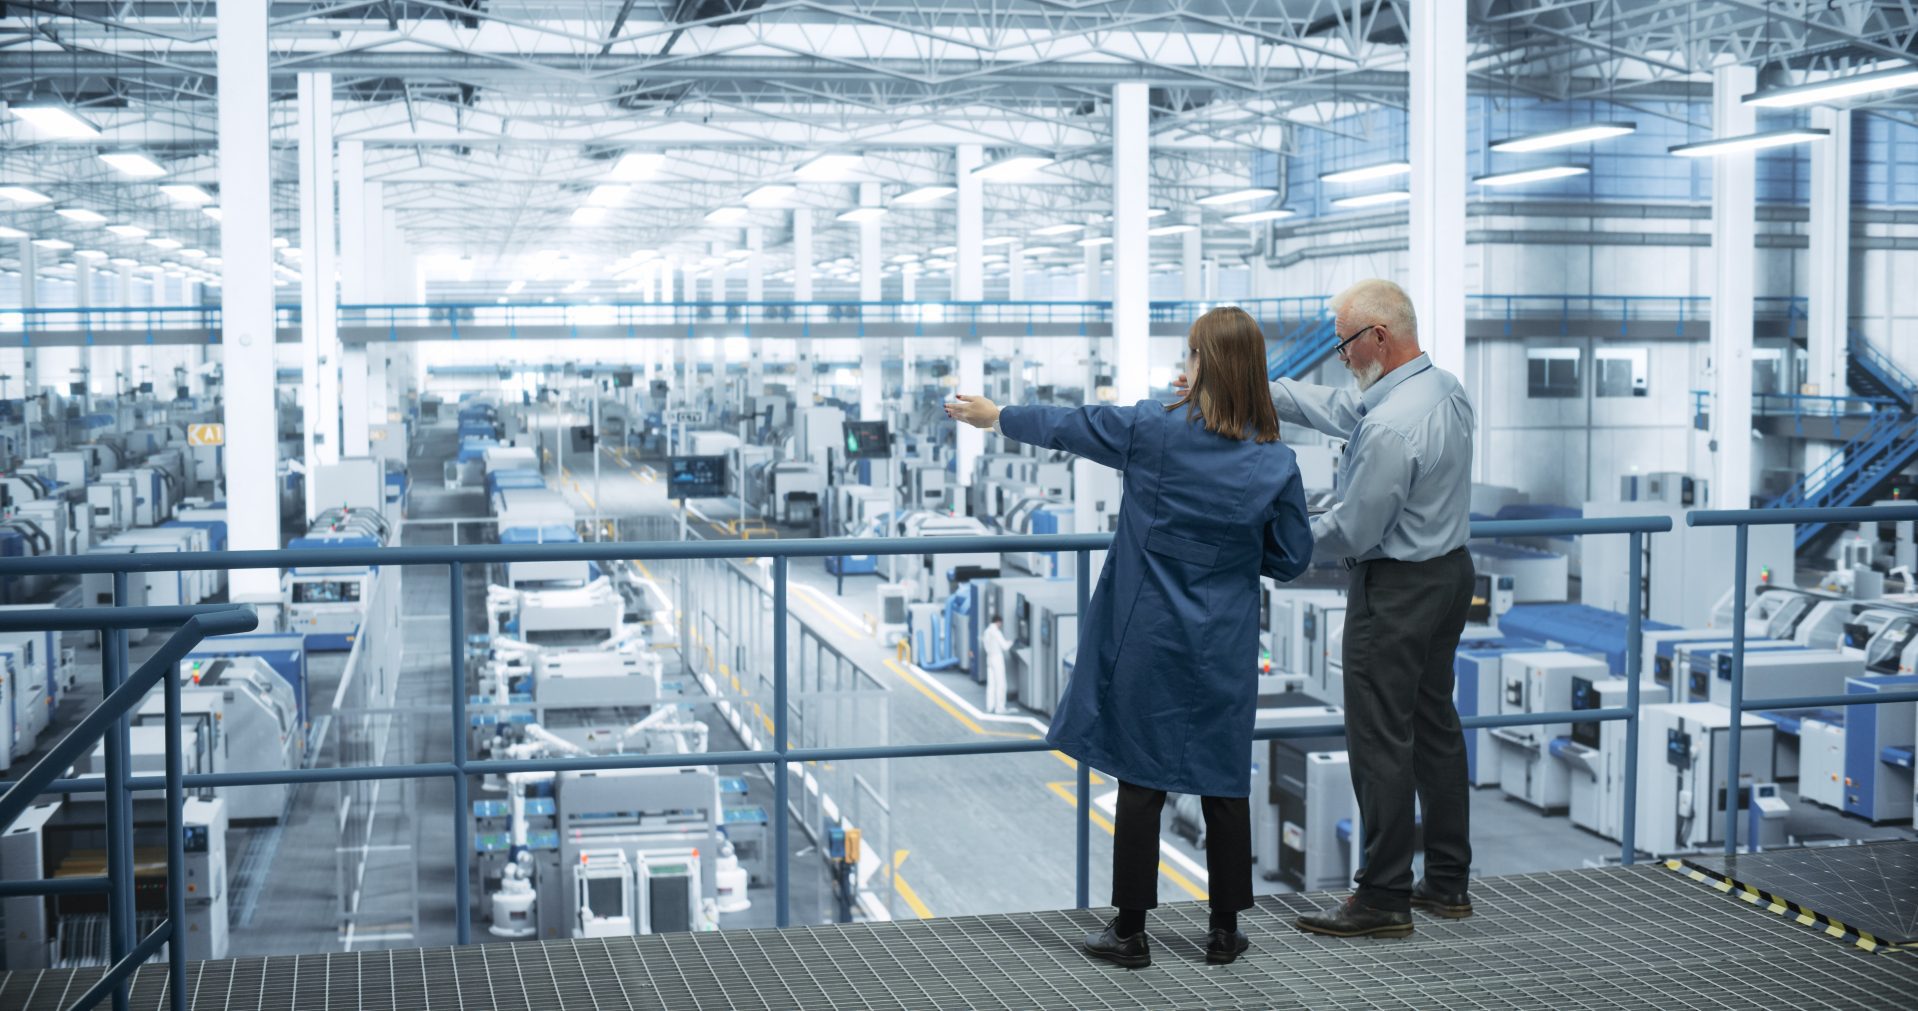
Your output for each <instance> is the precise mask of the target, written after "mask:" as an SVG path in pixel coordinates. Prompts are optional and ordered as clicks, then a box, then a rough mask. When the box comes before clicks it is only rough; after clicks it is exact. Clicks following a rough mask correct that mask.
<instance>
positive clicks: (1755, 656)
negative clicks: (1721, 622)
mask: <svg viewBox="0 0 1918 1011" xmlns="http://www.w3.org/2000/svg"><path fill="white" fill-rule="evenodd" d="M1713 667H1714V668H1715V673H1714V674H1713V676H1712V680H1711V697H1710V698H1709V699H1707V700H1706V701H1709V702H1715V703H1717V704H1719V705H1721V706H1730V705H1731V701H1732V654H1731V650H1729V649H1727V650H1723V651H1720V652H1718V653H1716V654H1714V655H1713ZM1864 673H1865V658H1864V657H1862V656H1848V655H1846V654H1845V653H1843V652H1840V651H1838V650H1797V649H1775V650H1759V651H1756V652H1748V653H1746V654H1745V693H1744V695H1745V698H1748V699H1776V698H1789V697H1792V696H1797V695H1842V694H1844V691H1845V679H1846V678H1855V677H1863V676H1864Z"/></svg>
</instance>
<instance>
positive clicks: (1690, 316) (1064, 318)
mask: <svg viewBox="0 0 1918 1011" xmlns="http://www.w3.org/2000/svg"><path fill="white" fill-rule="evenodd" d="M1465 299H1466V315H1467V317H1468V318H1471V319H1478V320H1503V321H1504V322H1505V331H1506V333H1507V334H1510V333H1512V332H1513V325H1514V324H1515V323H1517V322H1519V321H1527V322H1538V321H1551V320H1557V321H1558V323H1559V327H1560V330H1561V332H1564V333H1567V334H1568V335H1569V333H1570V326H1571V324H1572V323H1573V321H1584V320H1593V319H1596V320H1604V321H1611V320H1616V321H1617V324H1618V331H1617V332H1618V335H1619V336H1628V335H1629V334H1630V333H1631V328H1632V326H1633V325H1634V324H1636V323H1673V324H1676V326H1677V332H1678V334H1679V335H1680V336H1683V335H1684V332H1685V324H1686V323H1688V322H1691V321H1697V320H1709V319H1710V318H1711V299H1710V298H1708V297H1704V296H1691V295H1554V294H1539V295H1508V294H1477V295H1467V296H1465ZM1753 302H1754V308H1755V310H1756V314H1757V316H1758V317H1759V318H1761V319H1782V320H1784V321H1785V323H1786V327H1787V331H1788V333H1789V334H1790V335H1791V336H1798V334H1799V327H1800V324H1801V322H1802V321H1803V320H1804V319H1805V318H1806V315H1805V305H1806V300H1805V299H1804V298H1802V297H1798V296H1763V297H1759V298H1756V299H1754V300H1753ZM1325 303H1326V296H1324V295H1302V296H1285V297H1273V298H1242V299H1203V300H1197V301H1188V300H1179V299H1172V300H1157V301H1153V302H1151V303H1150V304H1149V308H1148V319H1149V320H1150V321H1152V322H1161V323H1163V322H1189V321H1191V320H1192V319H1195V318H1197V317H1198V316H1199V315H1200V314H1202V313H1204V312H1205V311H1206V310H1207V309H1210V308H1213V307H1214V306H1219V305H1237V306H1241V307H1243V308H1244V309H1245V310H1246V311H1247V312H1250V313H1252V315H1253V316H1255V317H1256V318H1258V319H1259V320H1261V321H1263V322H1271V321H1279V322H1281V323H1283V322H1284V321H1288V320H1297V321H1306V320H1310V319H1312V318H1313V317H1315V316H1316V315H1318V313H1319V310H1320V309H1321V308H1323V307H1324V305H1325ZM274 316H275V321H276V324H277V325H278V326H279V327H280V328H282V329H291V328H294V327H298V326H299V325H300V307H299V305H297V304H283V305H279V306H277V307H276V308H275V310H274ZM338 321H339V325H340V326H341V327H349V328H372V329H383V330H387V331H389V332H392V331H397V330H399V329H400V328H403V327H404V328H409V329H410V328H418V327H444V328H446V330H447V332H448V336H449V338H451V339H458V338H459V337H460V328H461V327H469V328H470V327H484V328H488V329H504V330H506V331H507V332H508V333H509V334H510V333H511V332H512V331H514V330H516V329H517V328H520V327H639V326H651V327H659V326H670V327H692V326H701V325H712V324H737V325H740V326H743V327H750V326H753V325H755V324H788V325H798V326H801V327H804V326H808V325H813V324H819V325H829V324H840V325H846V324H851V325H855V326H856V325H860V324H866V323H876V324H886V325H900V324H914V325H922V326H936V325H946V324H959V325H984V326H994V327H1018V326H1025V325H1031V324H1040V325H1049V326H1053V325H1069V324H1080V325H1084V324H1092V323H1097V324H1110V323H1111V322H1112V303H1111V302H1110V301H1103V300H1102V301H1090V300H1081V301H1039V300H1028V301H1019V302H1011V301H1003V300H1002V301H976V302H962V301H911V302H902V301H880V302H861V301H820V300H815V301H811V302H791V301H786V302H732V301H727V302H698V301H691V302H606V301H601V302H580V301H553V302H546V301H512V300H510V299H509V300H508V301H506V302H499V301H497V300H495V301H488V302H393V303H367V304H347V305H341V306H340V307H339V316H338ZM222 325H223V324H222V316H221V310H220V306H218V305H187V306H91V307H79V306H53V307H34V308H21V307H7V308H0V333H22V334H25V335H27V336H28V338H29V339H30V338H31V336H32V335H33V334H34V333H52V332H60V333H71V332H79V333H83V334H89V335H91V334H93V333H96V332H97V333H102V334H105V333H122V334H124V333H128V332H131V333H144V334H147V335H148V336H149V337H151V336H152V335H154V334H158V333H162V332H175V331H204V332H206V333H207V334H208V338H209V340H213V339H217V338H216V335H217V334H218V332H219V331H220V329H221V327H222ZM1268 336H1277V335H1268Z"/></svg>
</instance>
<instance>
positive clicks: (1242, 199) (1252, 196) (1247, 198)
mask: <svg viewBox="0 0 1918 1011" xmlns="http://www.w3.org/2000/svg"><path fill="white" fill-rule="evenodd" d="M1278 195H1279V191H1278V190H1269V189H1265V188H1263V187H1259V186H1250V187H1247V188H1245V189H1242V190H1227V191H1226V192H1224V193H1214V194H1212V195H1211V196H1208V197H1200V198H1199V203H1200V204H1202V205H1204V206H1206V207H1216V206H1218V205H1221V204H1247V203H1251V202H1252V201H1254V200H1264V199H1267V198H1269V197H1276V196H1278Z"/></svg>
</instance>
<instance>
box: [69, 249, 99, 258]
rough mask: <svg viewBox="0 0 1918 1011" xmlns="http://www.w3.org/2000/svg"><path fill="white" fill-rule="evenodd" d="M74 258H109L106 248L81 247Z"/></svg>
mask: <svg viewBox="0 0 1918 1011" xmlns="http://www.w3.org/2000/svg"><path fill="white" fill-rule="evenodd" d="M73 258H74V259H76V260H104V259H106V258H107V254H106V252H105V251H104V250H100V249H81V250H76V251H75V252H74V254H73Z"/></svg>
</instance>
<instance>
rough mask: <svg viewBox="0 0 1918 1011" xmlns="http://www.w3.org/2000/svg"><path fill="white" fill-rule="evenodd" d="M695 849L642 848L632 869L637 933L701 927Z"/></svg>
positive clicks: (668, 931)
mask: <svg viewBox="0 0 1918 1011" xmlns="http://www.w3.org/2000/svg"><path fill="white" fill-rule="evenodd" d="M699 865H700V856H699V850H697V849H692V848H681V847H673V848H667V849H643V850H640V851H639V863H638V866H637V867H635V868H634V873H635V875H636V876H637V878H638V882H637V884H638V888H637V891H638V893H639V932H640V933H642V934H670V933H679V932H682V931H692V930H701V929H705V922H704V917H703V916H702V911H701V909H700V906H701V901H700V900H701V899H702V898H703V892H702V889H701V874H700V866H699Z"/></svg>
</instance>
